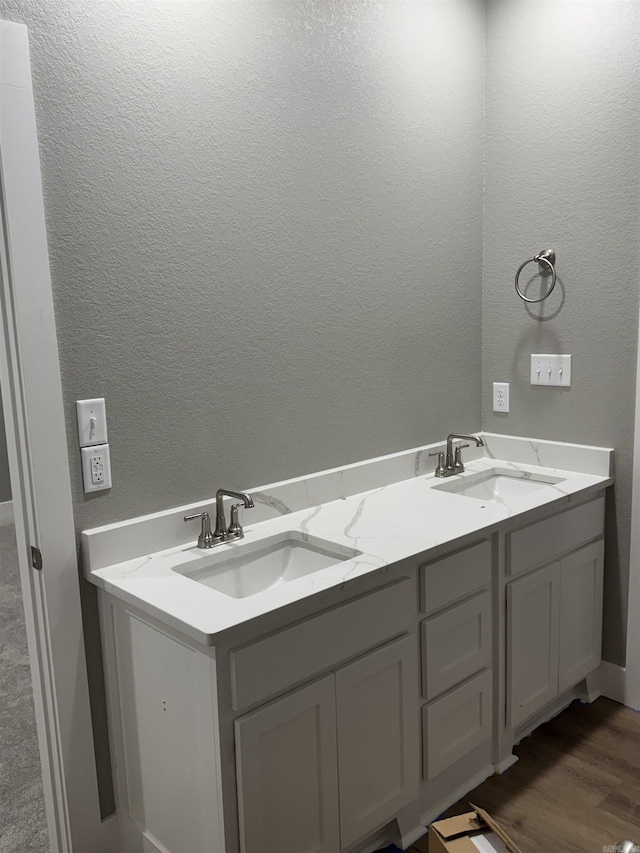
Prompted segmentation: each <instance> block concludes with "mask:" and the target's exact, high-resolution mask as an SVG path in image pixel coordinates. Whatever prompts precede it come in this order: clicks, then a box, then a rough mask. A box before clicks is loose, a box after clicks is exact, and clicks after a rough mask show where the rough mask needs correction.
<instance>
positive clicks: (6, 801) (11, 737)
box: [0, 524, 49, 853]
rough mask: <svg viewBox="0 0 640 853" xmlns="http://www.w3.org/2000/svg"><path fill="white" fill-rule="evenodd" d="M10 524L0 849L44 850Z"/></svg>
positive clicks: (3, 532)
mask: <svg viewBox="0 0 640 853" xmlns="http://www.w3.org/2000/svg"><path fill="white" fill-rule="evenodd" d="M41 774H42V771H41V768H40V754H39V752H38V742H37V735H36V721H35V714H34V709H33V691H32V688H31V672H30V669H29V658H28V655H27V635H26V632H25V626H24V611H23V607H22V592H21V590H20V578H19V576H18V558H17V552H16V539H15V532H14V528H13V525H10V524H0V853H48V851H49V841H48V837H47V824H46V817H45V811H44V796H43V793H42V775H41Z"/></svg>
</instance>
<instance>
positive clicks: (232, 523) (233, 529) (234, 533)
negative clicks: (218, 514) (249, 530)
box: [226, 502, 244, 540]
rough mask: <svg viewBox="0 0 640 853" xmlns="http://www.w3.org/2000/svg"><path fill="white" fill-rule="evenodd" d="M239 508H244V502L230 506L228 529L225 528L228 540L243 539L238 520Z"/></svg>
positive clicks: (242, 531)
mask: <svg viewBox="0 0 640 853" xmlns="http://www.w3.org/2000/svg"><path fill="white" fill-rule="evenodd" d="M241 506H244V502H241V503H237V504H231V518H230V520H229V527H228V528H227V536H226V538H227V539H228V540H229V539H243V538H244V530H243V529H242V525H241V524H240V520H239V518H238V510H239V509H240V507H241Z"/></svg>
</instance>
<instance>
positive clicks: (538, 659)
mask: <svg viewBox="0 0 640 853" xmlns="http://www.w3.org/2000/svg"><path fill="white" fill-rule="evenodd" d="M462 500H463V498H460V501H462ZM464 500H472V499H471V498H464ZM559 506H560V507H561V508H560V510H559V509H558V507H559ZM603 536H604V495H603V493H602V491H601V492H600V493H598V494H597V495H596V496H595V497H594V496H593V493H591V494H589V495H587V496H585V498H584V499H583V500H577V501H573V500H571V501H569V500H564V501H562V503H560V502H557V503H555V509H554V508H553V507H539V508H536V510H534V511H532V512H528V513H527V514H526V515H520V516H517V515H514V516H512V517H511V518H509V519H505V520H503V521H501V522H499V523H497V524H493V525H488V526H487V527H486V528H485V529H484V530H483V531H482V532H480V533H479V534H478V533H474V534H473V535H472V536H468V535H466V536H462V537H460V538H459V539H458V540H456V541H455V542H451V543H448V547H447V548H446V550H445V549H444V548H443V549H439V550H438V552H437V554H435V552H434V551H430V552H429V554H430V557H431V558H430V559H429V557H426V558H425V556H424V554H422V555H416V556H415V557H409V558H407V559H405V560H403V561H400V562H397V563H394V564H392V565H388V566H385V567H383V568H382V569H380V570H375V571H372V572H370V573H368V574H366V575H364V576H362V577H360V578H355V579H352V580H350V581H349V582H348V583H344V584H340V585H336V586H334V587H332V588H330V589H327V590H323V591H322V592H320V593H318V594H317V595H313V596H308V597H306V598H301V599H300V600H298V601H295V602H293V603H292V604H290V605H287V606H286V607H282V608H279V609H274V610H272V611H269V612H267V613H263V614H262V615H260V616H259V617H256V618H252V619H247V620H245V621H243V622H239V623H238V624H237V625H234V626H232V627H230V628H227V629H224V630H221V631H220V632H219V633H217V634H215V635H210V637H209V639H210V641H212V642H213V645H211V646H205V645H202V644H200V643H198V642H197V641H196V640H195V639H192V638H189V637H187V636H186V635H185V634H184V633H182V632H181V631H180V626H179V624H178V625H176V624H175V623H174V624H173V625H171V624H168V620H167V621H162V620H160V619H159V618H158V617H154V616H150V615H149V614H148V613H145V612H143V611H142V610H141V609H138V608H137V607H135V606H133V605H132V604H131V603H129V602H125V601H122V600H121V599H119V598H116V597H115V596H113V595H111V594H109V593H107V592H104V591H103V590H101V591H100V605H101V623H102V629H103V637H104V650H105V670H106V675H107V691H108V698H109V711H110V731H111V736H112V747H113V756H114V767H115V771H116V797H117V802H118V810H119V813H120V818H121V824H122V837H123V846H122V851H123V853H372V851H374V850H376V849H379V848H382V847H384V846H386V845H388V844H389V843H391V842H393V843H396V844H398V843H399V841H400V840H401V841H402V842H403V844H404V846H408V845H409V844H410V843H412V841H413V840H415V839H416V838H417V837H419V835H420V832H421V827H423V826H425V825H426V824H427V823H429V822H430V821H431V820H434V819H435V818H436V817H437V816H438V814H440V813H441V812H442V811H444V810H445V809H446V808H448V807H449V806H451V805H452V804H453V803H454V802H456V801H457V800H458V799H459V798H461V797H464V796H465V794H466V793H467V792H468V791H470V790H471V789H472V788H474V787H475V786H476V785H478V784H480V783H481V782H482V781H483V780H484V779H485V778H487V777H488V776H490V775H491V774H492V773H493V772H494V769H495V768H498V769H500V770H502V769H504V768H505V767H508V766H510V764H512V763H513V760H515V759H514V757H513V755H512V750H513V745H514V743H516V742H517V741H518V740H519V739H520V738H521V737H522V736H523V735H524V734H526V733H528V732H529V731H531V730H533V728H535V726H536V725H538V724H540V722H542V720H544V719H548V718H549V717H551V716H553V715H554V714H556V713H558V712H559V711H560V710H561V709H562V707H564V705H566V704H568V703H569V702H570V701H571V700H572V699H573V698H574V697H575V696H576V695H577V691H576V689H575V688H576V685H578V684H579V682H581V681H582V680H583V679H584V678H585V676H588V675H589V674H590V673H591V672H592V671H593V670H594V669H595V668H596V667H597V666H598V664H599V662H600V651H601V622H602V582H603V553H604V544H603ZM194 583H195V582H194ZM563 703H564V704H563ZM405 842H406V843H405Z"/></svg>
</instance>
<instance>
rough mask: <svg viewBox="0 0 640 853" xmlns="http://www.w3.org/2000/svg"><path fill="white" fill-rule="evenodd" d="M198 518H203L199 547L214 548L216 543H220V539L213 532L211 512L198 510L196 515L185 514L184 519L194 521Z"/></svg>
mask: <svg viewBox="0 0 640 853" xmlns="http://www.w3.org/2000/svg"><path fill="white" fill-rule="evenodd" d="M196 518H201V519H202V526H201V528H200V536H198V548H213V546H214V545H217V544H218V542H219V541H220V539H219V537H217V536H214V535H213V533H212V532H211V517H210V515H209V513H208V512H196V513H195V514H194V515H185V516H184V521H193V520H194V519H196Z"/></svg>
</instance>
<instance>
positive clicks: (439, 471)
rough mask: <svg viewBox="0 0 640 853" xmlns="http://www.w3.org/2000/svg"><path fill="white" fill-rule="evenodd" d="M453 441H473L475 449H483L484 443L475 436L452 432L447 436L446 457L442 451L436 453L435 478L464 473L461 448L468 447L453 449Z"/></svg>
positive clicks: (431, 454) (465, 445)
mask: <svg viewBox="0 0 640 853" xmlns="http://www.w3.org/2000/svg"><path fill="white" fill-rule="evenodd" d="M454 441H473V442H475V445H476V447H484V441H483V440H482V439H481V438H480V437H479V436H477V435H462V434H460V433H456V432H452V433H451V434H450V435H448V436H447V455H446V458H445V459H444V464H443V459H442V457H443V456H444V451H442V450H441V451H439V453H438V467H437V468H436V472H435V473H436V477H451V476H453V474H462V472H463V471H464V464H463V462H462V448H463V447H468V446H469V445H468V444H462V445H460V444H459V445H458V446H457V447H456V448H455V451H454V449H453V442H454ZM429 455H430V456H434V455H435V454H433V453H430V454H429Z"/></svg>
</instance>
